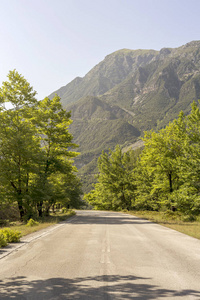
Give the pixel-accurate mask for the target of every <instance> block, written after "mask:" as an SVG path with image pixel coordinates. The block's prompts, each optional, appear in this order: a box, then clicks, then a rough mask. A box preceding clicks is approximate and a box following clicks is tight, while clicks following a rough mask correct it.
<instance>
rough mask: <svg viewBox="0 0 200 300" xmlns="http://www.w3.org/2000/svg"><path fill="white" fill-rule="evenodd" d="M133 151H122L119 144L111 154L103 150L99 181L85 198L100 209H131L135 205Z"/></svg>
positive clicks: (99, 166) (99, 161)
mask: <svg viewBox="0 0 200 300" xmlns="http://www.w3.org/2000/svg"><path fill="white" fill-rule="evenodd" d="M135 161H136V160H135V156H134V154H133V152H129V153H122V150H121V148H120V147H119V146H116V148H115V150H114V151H111V150H109V154H108V153H106V152H102V155H101V156H100V157H99V160H98V168H99V175H98V178H97V180H98V182H97V183H96V184H95V190H93V191H91V192H90V193H89V194H87V195H85V197H84V199H85V200H86V201H88V202H89V203H90V204H91V205H93V206H94V207H95V208H98V209H112V210H121V209H128V210H129V209H130V208H131V207H132V206H133V205H134V197H135V188H136V187H135V184H134V176H133V171H132V166H133V163H135Z"/></svg>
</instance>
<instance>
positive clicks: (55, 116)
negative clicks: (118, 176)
mask: <svg viewBox="0 0 200 300" xmlns="http://www.w3.org/2000/svg"><path fill="white" fill-rule="evenodd" d="M35 95H36V92H35V91H33V88H32V87H31V86H30V84H29V83H28V82H27V81H26V80H25V79H24V77H23V76H21V75H20V74H19V73H18V72H17V71H15V70H14V71H10V72H9V74H8V81H6V82H3V85H2V88H1V89H0V171H1V172H0V179H1V185H0V192H1V197H0V199H2V198H3V199H4V202H7V203H9V202H10V203H12V202H15V201H16V202H17V203H18V208H19V212H20V217H21V219H23V218H24V216H25V215H26V218H28V217H31V216H32V214H34V213H35V212H36V209H37V211H38V214H39V216H42V214H43V212H44V211H45V210H46V212H47V213H48V211H49V208H50V206H51V205H52V204H54V203H55V202H56V201H57V199H58V198H59V196H60V195H61V194H62V197H63V199H68V203H71V204H72V203H74V204H75V203H76V205H78V203H79V201H80V182H79V180H78V179H77V178H76V176H75V172H76V168H75V167H74V166H73V160H72V158H73V157H75V156H76V155H77V153H75V152H74V151H72V148H74V147H77V145H75V144H73V143H72V139H73V137H72V135H71V134H70V133H69V131H68V127H69V125H70V124H71V122H72V121H71V120H70V113H68V112H66V111H65V110H64V109H63V108H62V106H61V103H60V98H59V97H58V96H55V97H54V98H53V99H52V100H50V99H49V98H45V99H44V100H42V101H39V102H38V101H37V100H36V98H35ZM6 102H9V103H10V104H11V105H12V108H11V109H7V108H6V105H5V104H6ZM61 190H62V193H61ZM73 197H74V198H73ZM73 199H74V200H73ZM73 201H74V202H73Z"/></svg>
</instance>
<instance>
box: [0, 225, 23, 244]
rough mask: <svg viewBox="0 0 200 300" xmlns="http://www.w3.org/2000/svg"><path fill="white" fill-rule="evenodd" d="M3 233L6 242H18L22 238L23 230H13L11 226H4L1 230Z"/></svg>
mask: <svg viewBox="0 0 200 300" xmlns="http://www.w3.org/2000/svg"><path fill="white" fill-rule="evenodd" d="M1 233H2V235H3V236H4V239H5V241H6V243H18V242H19V241H20V238H21V236H22V235H21V232H19V231H17V230H12V229H10V228H4V229H2V230H1Z"/></svg>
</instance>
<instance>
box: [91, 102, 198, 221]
mask: <svg viewBox="0 0 200 300" xmlns="http://www.w3.org/2000/svg"><path fill="white" fill-rule="evenodd" d="M143 141H144V147H143V149H141V150H136V151H133V150H132V151H128V152H126V153H123V151H122V149H121V148H120V147H119V146H116V148H115V150H114V151H111V150H110V151H109V152H102V155H101V156H100V157H99V159H98V170H99V174H98V176H97V183H96V184H95V186H94V190H92V191H91V192H90V193H88V194H86V195H85V200H86V201H88V202H89V203H90V204H91V205H92V206H94V207H95V208H96V209H111V210H122V209H125V210H134V209H137V210H138V209H139V210H155V211H165V210H171V211H178V212H180V213H182V214H183V215H185V216H186V217H187V218H188V220H194V219H195V217H196V216H197V215H199V214H200V109H199V105H198V104H197V103H195V102H193V104H192V107H191V112H190V113H189V114H188V115H184V113H183V112H180V114H179V117H178V118H177V119H175V120H174V121H173V122H170V123H169V124H168V125H167V126H166V127H165V128H164V129H160V130H159V131H157V132H156V131H147V132H145V133H144V137H143Z"/></svg>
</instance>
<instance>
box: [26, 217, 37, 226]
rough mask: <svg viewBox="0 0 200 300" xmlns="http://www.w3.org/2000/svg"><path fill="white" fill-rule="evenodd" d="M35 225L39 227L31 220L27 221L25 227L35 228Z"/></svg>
mask: <svg viewBox="0 0 200 300" xmlns="http://www.w3.org/2000/svg"><path fill="white" fill-rule="evenodd" d="M37 225H39V222H37V221H35V220H33V219H30V220H28V222H27V224H26V226H29V227H32V226H37Z"/></svg>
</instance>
